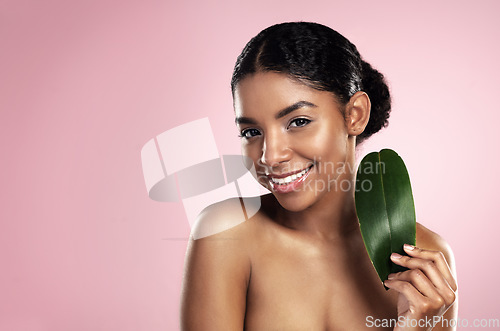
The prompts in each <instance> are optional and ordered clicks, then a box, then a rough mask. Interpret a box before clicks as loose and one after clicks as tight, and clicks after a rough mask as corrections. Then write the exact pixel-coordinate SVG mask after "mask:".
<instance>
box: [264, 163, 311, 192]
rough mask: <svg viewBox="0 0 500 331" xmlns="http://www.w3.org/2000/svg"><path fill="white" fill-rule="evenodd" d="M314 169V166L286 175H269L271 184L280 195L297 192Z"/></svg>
mask: <svg viewBox="0 0 500 331" xmlns="http://www.w3.org/2000/svg"><path fill="white" fill-rule="evenodd" d="M312 167H313V166H310V167H309V168H306V169H303V170H300V171H296V172H293V173H290V174H285V175H268V178H269V182H270V183H271V185H272V187H273V190H274V191H276V192H278V193H288V192H292V191H295V190H297V188H298V187H299V186H300V185H301V184H302V183H303V182H304V180H305V179H306V178H307V176H308V175H309V173H310V172H311V168H312Z"/></svg>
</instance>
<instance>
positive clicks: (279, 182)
mask: <svg viewBox="0 0 500 331" xmlns="http://www.w3.org/2000/svg"><path fill="white" fill-rule="evenodd" d="M309 169H311V168H307V169H304V170H302V171H301V172H299V173H297V174H293V175H290V176H288V177H284V178H274V177H271V182H273V183H274V184H277V185H286V184H289V183H291V182H293V181H295V180H297V179H299V178H300V177H302V176H304V175H305V174H306V173H307V172H308V171H309Z"/></svg>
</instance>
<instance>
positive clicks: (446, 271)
mask: <svg viewBox="0 0 500 331" xmlns="http://www.w3.org/2000/svg"><path fill="white" fill-rule="evenodd" d="M417 246H418V247H414V248H412V247H409V246H406V247H405V251H406V253H408V255H409V256H403V257H401V256H394V254H393V256H391V259H392V261H393V262H394V263H396V264H399V265H401V266H404V267H407V268H409V269H410V270H407V271H404V272H400V273H397V274H391V275H389V280H387V281H386V282H385V285H386V286H387V287H389V288H391V289H393V290H396V291H397V292H399V294H400V295H399V299H398V315H399V316H398V317H399V318H402V317H405V318H409V319H410V320H413V322H414V323H419V324H418V325H416V327H412V326H413V325H411V324H412V323H410V322H411V321H407V322H406V323H404V324H403V325H404V327H399V328H395V330H430V329H431V328H430V327H429V324H425V322H426V321H429V320H433V321H437V320H438V319H439V318H440V317H442V318H443V320H441V321H439V322H438V323H437V324H436V326H435V327H434V328H433V329H432V330H455V328H454V327H452V326H451V325H455V323H453V322H455V321H452V319H455V320H456V318H457V312H458V303H457V294H458V292H457V282H456V270H455V261H454V258H453V253H452V251H451V249H450V247H449V246H448V244H447V243H446V242H445V241H444V240H443V239H442V238H441V237H440V236H438V235H437V234H435V233H434V232H432V231H430V230H428V229H426V228H425V227H423V226H422V225H420V224H417Z"/></svg>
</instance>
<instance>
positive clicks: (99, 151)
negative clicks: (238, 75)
mask: <svg viewBox="0 0 500 331" xmlns="http://www.w3.org/2000/svg"><path fill="white" fill-rule="evenodd" d="M499 9H500V3H499V2H498V1H474V2H473V1H439V2H438V1H418V2H417V1H372V0H370V1H349V2H348V1H343V2H339V1H314V0H313V1H306V2H304V1H295V0H294V1H290V0H289V1H279V2H272V1H268V0H257V1H245V2H239V1H229V0H228V1H225V2H212V1H198V2H193V1H185V2H182V3H180V2H177V3H176V2H174V1H170V2H167V1H154V0H145V1H144V0H142V1H139V0H136V1H131V0H124V1H111V0H99V1H97V0H79V1H65V0H47V1H26V0H2V1H0V77H1V78H0V123H1V131H0V134H1V140H0V152H1V172H0V183H1V188H0V201H1V208H0V222H1V223H0V262H1V272H0V330H1V331H10V330H14V331H41V330H50V331H68V330H72V331H86V330H94V331H97V330H117V331H118V330H120V331H128V330H130V331H132V330H150V331H156V330H158V331H159V330H177V329H178V313H179V297H180V287H181V277H182V268H183V260H184V253H185V249H186V244H187V242H186V240H184V239H183V238H186V237H187V236H188V233H189V225H188V223H187V219H186V216H185V213H184V210H183V207H182V204H181V203H180V202H179V203H159V202H155V201H153V200H151V199H149V198H148V196H147V192H146V187H145V184H144V179H143V174H142V169H141V160H140V150H141V148H142V146H143V145H144V144H145V143H146V142H147V141H148V140H149V139H151V138H153V137H154V136H156V135H158V134H160V133H161V132H163V131H165V130H168V129H170V128H173V127H175V126H178V125H181V124H183V123H185V122H188V121H192V120H196V119H199V118H202V117H207V116H208V117H209V119H210V122H211V125H212V128H213V131H214V134H215V139H216V142H217V147H218V150H219V153H220V154H234V153H238V152H239V141H238V138H237V137H236V134H237V132H236V130H235V128H234V124H233V123H234V122H233V117H232V100H231V94H230V88H229V81H230V77H231V72H232V68H233V65H234V62H235V59H236V56H237V55H238V54H239V52H240V51H241V49H242V48H243V46H244V44H245V43H246V42H247V41H248V40H249V39H250V38H251V37H252V36H254V35H255V34H256V33H258V32H259V31H260V30H261V29H263V28H265V27H267V26H269V25H271V24H274V23H278V22H282V21H290V20H310V21H317V22H320V23H323V24H326V25H329V26H331V27H333V28H334V29H336V30H338V31H339V32H341V33H342V34H344V35H345V36H346V37H348V38H349V39H350V40H351V41H352V42H354V43H355V44H356V45H357V46H358V48H359V50H360V52H361V54H362V55H364V57H365V59H367V60H368V61H369V62H371V63H372V64H373V65H374V66H375V67H377V68H378V69H380V70H381V71H382V72H383V73H384V74H385V75H386V76H387V77H388V79H389V81H390V84H391V87H392V93H393V98H394V111H393V115H392V117H391V124H390V126H389V128H387V129H386V130H384V131H383V132H382V133H380V134H379V135H378V136H377V137H374V138H373V139H371V140H370V141H369V143H367V144H366V146H365V149H364V150H363V151H361V154H363V153H366V152H369V151H372V150H378V149H381V148H383V147H390V148H393V149H395V150H397V151H398V152H399V154H400V155H402V157H403V158H404V159H405V161H406V163H407V166H408V168H409V171H410V175H411V178H412V183H413V188H414V196H415V202H416V207H417V216H418V219H419V220H420V222H421V223H423V224H424V225H426V226H427V227H429V228H431V229H433V230H435V231H436V232H438V233H440V234H441V235H442V236H443V237H444V238H445V239H446V240H447V241H448V242H449V243H450V244H451V246H452V248H453V249H454V252H455V256H456V259H457V267H458V273H459V287H460V311H459V316H460V318H462V319H468V320H470V322H472V320H473V319H475V318H496V319H500V312H499V311H498V297H499V296H500V289H499V288H498V286H497V285H496V281H495V279H496V278H497V277H498V276H497V275H498V274H499V273H500V267H499V263H498V260H499V259H498V257H497V256H498V255H497V249H496V248H497V247H498V235H497V231H500V226H499V225H498V213H497V209H496V208H497V207H498V192H497V191H498V188H499V184H500V175H499V172H498V162H499V161H500V157H499V154H498V146H497V144H498V141H499V138H500V130H499V128H498V123H499V121H500V109H499V102H498V99H497V98H498V88H499V86H500V65H499V62H498V61H499V60H498V59H500V47H499V43H498V40H499V32H500V23H499V22H500V21H499V20H498V14H499V12H500V11H499ZM195 138H196V139H199V137H194V138H193V139H195Z"/></svg>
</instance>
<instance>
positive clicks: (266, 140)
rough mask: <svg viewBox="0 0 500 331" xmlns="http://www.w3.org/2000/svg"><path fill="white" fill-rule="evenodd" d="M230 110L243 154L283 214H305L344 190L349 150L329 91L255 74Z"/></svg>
mask: <svg viewBox="0 0 500 331" xmlns="http://www.w3.org/2000/svg"><path fill="white" fill-rule="evenodd" d="M234 107H235V115H236V124H237V126H238V130H239V131H240V134H241V146H242V153H243V155H245V156H247V157H248V158H249V159H251V160H252V161H253V165H254V167H255V170H256V173H257V176H258V181H259V182H260V183H261V184H262V185H263V186H264V187H266V188H267V189H269V190H270V191H271V192H272V193H273V194H274V195H275V197H276V198H277V200H278V201H279V203H280V204H281V206H283V207H284V208H285V209H287V210H290V211H300V210H304V209H305V208H307V207H309V206H311V205H313V204H314V203H316V202H317V201H319V200H320V199H324V198H325V196H329V195H335V194H336V192H338V191H340V190H341V189H343V190H345V189H346V187H347V186H346V185H345V183H344V185H343V187H341V186H339V185H340V184H341V183H339V181H340V180H342V179H343V178H344V177H345V176H344V175H345V173H344V171H345V170H348V169H346V168H347V167H349V164H347V165H346V161H348V160H350V159H351V158H350V156H351V155H350V154H352V153H353V151H352V149H350V148H348V140H349V139H348V137H349V136H348V133H347V128H346V124H345V119H344V116H343V115H342V112H341V106H340V105H339V104H338V102H337V101H336V98H335V96H334V95H333V94H332V93H331V92H326V91H318V90H315V89H313V88H311V87H308V86H306V85H304V84H302V83H299V82H297V81H295V80H293V79H291V78H289V77H288V76H286V75H284V74H280V73H275V72H258V73H255V74H252V75H249V76H247V77H245V78H244V79H243V80H241V81H240V82H239V83H238V85H237V87H236V89H235V95H234ZM348 184H349V183H348ZM350 184H352V183H350Z"/></svg>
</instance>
